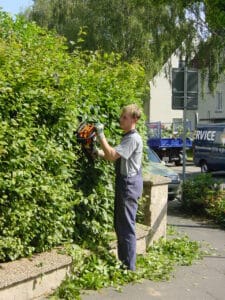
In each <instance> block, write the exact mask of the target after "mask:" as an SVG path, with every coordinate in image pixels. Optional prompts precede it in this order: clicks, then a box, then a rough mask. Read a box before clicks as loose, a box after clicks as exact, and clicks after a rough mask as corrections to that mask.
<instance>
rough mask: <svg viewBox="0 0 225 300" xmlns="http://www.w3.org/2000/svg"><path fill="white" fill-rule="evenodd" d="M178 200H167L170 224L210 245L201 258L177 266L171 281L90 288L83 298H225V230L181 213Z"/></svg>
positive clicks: (177, 229)
mask: <svg viewBox="0 0 225 300" xmlns="http://www.w3.org/2000/svg"><path fill="white" fill-rule="evenodd" d="M179 205H180V204H179V201H177V200H174V201H171V202H169V203H168V219H167V221H168V222H167V223H168V225H172V226H174V228H175V230H176V231H178V232H183V233H186V234H187V235H188V236H189V238H190V239H191V240H196V241H199V242H200V243H201V245H202V247H203V249H204V248H206V249H210V252H209V254H207V255H206V256H205V257H204V258H203V259H202V260H197V261H195V262H194V263H193V265H191V266H184V267H183V266H182V267H176V270H175V272H174V273H173V274H172V276H171V279H170V280H169V281H163V282H153V281H149V280H144V281H143V282H142V283H135V284H129V285H126V286H123V287H122V289H121V292H118V291H117V290H116V289H115V288H107V289H102V290H100V291H89V292H87V293H86V294H82V296H81V299H82V300H154V299H155V300H157V299H160V300H212V299H213V300H224V299H225V230H222V229H220V228H219V227H218V226H216V225H214V224H210V223H208V222H206V221H204V220H200V219H199V220H198V219H192V218H190V217H187V216H185V215H182V214H181V212H180V210H179Z"/></svg>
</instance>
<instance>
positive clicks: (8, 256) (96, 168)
mask: <svg viewBox="0 0 225 300" xmlns="http://www.w3.org/2000/svg"><path fill="white" fill-rule="evenodd" d="M0 64H1V69H0V204H1V205H0V261H6V260H13V259H16V258H18V257H21V256H27V255H30V254H32V253H33V252H37V251H44V250H47V249H50V248H52V247H54V246H55V245H58V244H61V243H63V242H64V241H71V239H74V240H75V241H76V242H78V243H81V244H83V243H87V244H90V243H96V244H98V243H104V241H105V235H106V233H107V232H108V230H109V228H111V226H112V210H113V208H112V207H113V204H112V203H113V180H114V179H113V166H112V165H109V164H108V163H106V162H104V161H96V163H94V164H90V163H89V162H88V161H87V159H86V157H85V156H84V155H83V153H82V152H81V149H80V145H79V144H78V143H77V141H76V135H75V132H76V129H77V127H78V124H79V122H80V121H81V120H83V119H85V118H87V119H89V120H93V119H95V120H99V121H100V122H102V123H104V124H105V125H106V130H105V134H106V136H107V137H110V142H111V144H112V145H114V144H115V143H117V142H118V141H119V139H120V136H119V133H120V131H119V129H118V122H117V120H118V116H119V113H120V109H121V107H122V106H123V105H124V104H129V103H131V102H135V103H137V104H139V105H140V106H142V100H141V99H142V97H143V95H144V94H145V86H146V85H145V76H144V72H143V69H142V68H141V67H140V66H139V65H138V64H127V63H126V64H125V63H122V62H121V60H120V57H119V56H118V55H114V54H111V55H110V54H107V55H106V54H105V55H103V54H100V53H97V52H96V53H94V52H92V53H82V52H79V51H74V52H73V53H71V54H68V49H67V47H66V46H65V40H64V39H63V38H62V37H59V36H56V34H54V33H52V32H48V31H46V30H44V29H41V28H39V27H37V26H36V25H35V24H34V23H27V22H26V21H24V20H23V19H22V18H17V19H16V20H15V21H14V20H12V19H11V18H10V17H9V15H7V14H5V13H3V12H0ZM131 83H132V84H131ZM93 108H94V110H93ZM139 130H140V131H141V133H142V134H143V135H144V118H143V119H142V121H141V122H140V126H139Z"/></svg>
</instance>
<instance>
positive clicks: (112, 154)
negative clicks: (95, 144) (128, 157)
mask: <svg viewBox="0 0 225 300" xmlns="http://www.w3.org/2000/svg"><path fill="white" fill-rule="evenodd" d="M96 129H97V135H98V138H99V141H100V144H101V147H102V150H98V151H97V152H98V156H99V157H102V158H104V159H107V160H111V161H114V160H116V159H118V158H119V157H120V155H119V154H118V153H117V152H116V150H115V149H114V148H113V147H111V146H110V145H109V143H108V141H107V139H106V138H105V135H104V125H103V124H101V123H98V124H96Z"/></svg>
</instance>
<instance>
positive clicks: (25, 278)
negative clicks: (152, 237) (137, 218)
mask: <svg viewBox="0 0 225 300" xmlns="http://www.w3.org/2000/svg"><path fill="white" fill-rule="evenodd" d="M136 234H137V253H138V254H143V253H145V251H146V246H147V241H148V236H149V227H148V226H145V225H141V224H137V228H136ZM110 248H111V252H112V253H114V254H115V255H116V253H117V243H116V241H113V242H112V243H111V244H110ZM62 251H63V248H61V247H60V248H55V249H53V250H51V251H48V252H43V253H40V254H36V255H33V256H32V257H31V258H22V259H19V260H16V261H12V262H7V263H0V300H31V299H45V297H47V296H48V295H50V294H51V293H53V291H54V290H55V289H56V288H57V287H59V286H60V284H61V282H62V281H63V280H64V279H65V277H66V275H68V274H69V273H70V269H71V264H72V258H71V257H70V256H68V255H65V254H62Z"/></svg>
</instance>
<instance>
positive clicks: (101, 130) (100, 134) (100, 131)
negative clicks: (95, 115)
mask: <svg viewBox="0 0 225 300" xmlns="http://www.w3.org/2000/svg"><path fill="white" fill-rule="evenodd" d="M95 128H96V130H97V135H98V137H99V139H100V140H102V139H103V138H104V137H105V134H104V125H103V124H101V123H97V124H96V125H95Z"/></svg>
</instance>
